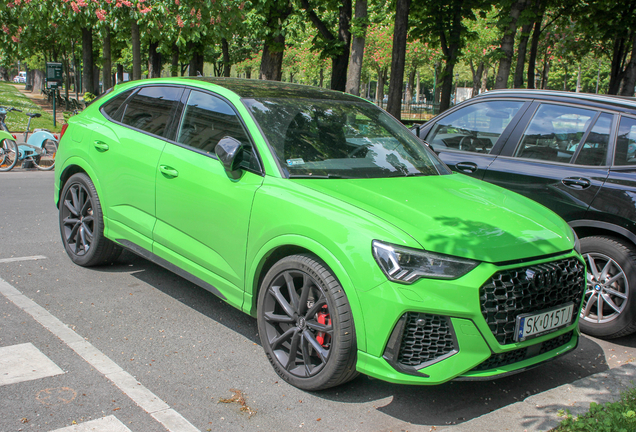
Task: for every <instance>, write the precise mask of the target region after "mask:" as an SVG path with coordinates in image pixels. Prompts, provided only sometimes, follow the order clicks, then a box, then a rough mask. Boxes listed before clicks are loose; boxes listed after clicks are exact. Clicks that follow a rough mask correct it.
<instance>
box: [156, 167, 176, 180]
mask: <svg viewBox="0 0 636 432" xmlns="http://www.w3.org/2000/svg"><path fill="white" fill-rule="evenodd" d="M159 171H161V174H163V175H165V176H166V177H170V178H175V177H178V176H179V171H177V170H176V169H174V168H172V167H169V166H167V165H160V166H159Z"/></svg>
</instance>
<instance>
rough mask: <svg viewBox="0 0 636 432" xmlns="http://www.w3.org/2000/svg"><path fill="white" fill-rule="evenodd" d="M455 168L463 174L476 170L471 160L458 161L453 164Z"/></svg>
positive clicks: (475, 165)
mask: <svg viewBox="0 0 636 432" xmlns="http://www.w3.org/2000/svg"><path fill="white" fill-rule="evenodd" d="M455 168H457V170H458V171H461V172H463V173H465V174H473V173H474V172H475V171H477V164H474V163H472V162H459V163H456V164H455Z"/></svg>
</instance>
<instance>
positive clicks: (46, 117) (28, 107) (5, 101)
mask: <svg viewBox="0 0 636 432" xmlns="http://www.w3.org/2000/svg"><path fill="white" fill-rule="evenodd" d="M18 86H24V84H18V85H14V84H9V83H7V82H0V106H3V107H13V108H17V109H19V110H22V111H24V112H22V113H19V112H10V113H9V114H7V118H6V120H5V123H6V124H7V127H8V128H9V130H10V131H11V132H24V131H25V130H26V127H27V123H28V122H29V117H27V116H26V115H25V113H27V112H29V113H40V114H42V117H40V118H36V119H33V121H31V130H33V129H35V128H43V129H48V130H50V131H52V132H59V131H60V130H61V129H62V125H61V124H60V122H57V126H56V127H53V115H52V114H50V113H47V112H45V111H44V110H42V108H40V106H39V105H37V104H35V103H33V102H31V100H30V99H29V98H27V97H26V96H25V95H23V94H22V93H20V92H19V91H18V89H17V87H18Z"/></svg>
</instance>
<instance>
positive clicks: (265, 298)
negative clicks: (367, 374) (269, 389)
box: [258, 255, 358, 391]
mask: <svg viewBox="0 0 636 432" xmlns="http://www.w3.org/2000/svg"><path fill="white" fill-rule="evenodd" d="M258 330H259V335H260V338H261V341H262V344H263V348H264V349H265V353H266V354H267V358H268V359H269V361H270V362H271V364H272V366H273V367H274V369H275V370H276V372H277V373H278V375H280V377H281V378H283V379H284V380H285V381H287V382H288V383H290V384H292V385H293V386H296V387H298V388H300V389H303V390H309V391H313V390H323V389H326V388H329V387H334V386H337V385H340V384H343V383H345V382H347V381H350V380H351V379H353V378H355V377H356V376H357V374H358V373H357V372H356V370H355V361H356V352H357V348H356V338H355V328H354V325H353V317H352V315H351V308H350V306H349V301H348V300H347V296H346V294H345V293H344V290H343V289H342V286H341V285H340V283H339V282H338V281H337V279H336V278H335V277H334V275H333V274H332V273H331V271H330V270H329V269H328V268H327V267H326V265H325V264H324V263H323V262H321V261H319V260H318V259H317V258H316V257H315V256H312V255H293V256H289V257H286V258H283V259H281V260H280V261H279V262H277V263H276V264H275V265H274V266H273V267H272V268H271V269H270V270H269V271H268V272H267V275H266V276H265V278H264V280H263V283H262V285H261V290H260V292H259V296H258Z"/></svg>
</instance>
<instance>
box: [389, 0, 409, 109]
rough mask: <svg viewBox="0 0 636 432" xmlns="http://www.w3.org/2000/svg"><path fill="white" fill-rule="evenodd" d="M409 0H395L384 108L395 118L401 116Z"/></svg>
mask: <svg viewBox="0 0 636 432" xmlns="http://www.w3.org/2000/svg"><path fill="white" fill-rule="evenodd" d="M410 6H411V0H397V3H396V6H395V27H394V31H393V53H392V54H391V82H390V83H389V100H388V102H387V104H386V110H387V111H388V112H389V114H391V115H393V117H395V118H396V119H398V120H400V119H401V117H402V88H403V86H404V63H405V59H406V33H407V31H408V28H409V7H410Z"/></svg>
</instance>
